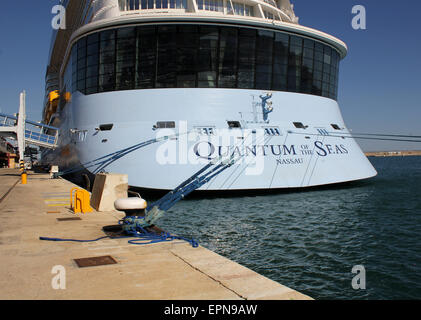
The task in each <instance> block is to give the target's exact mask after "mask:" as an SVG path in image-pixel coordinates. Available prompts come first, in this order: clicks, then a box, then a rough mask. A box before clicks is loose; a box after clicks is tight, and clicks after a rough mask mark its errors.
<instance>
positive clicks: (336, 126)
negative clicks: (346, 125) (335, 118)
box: [331, 124, 341, 130]
mask: <svg viewBox="0 0 421 320" xmlns="http://www.w3.org/2000/svg"><path fill="white" fill-rule="evenodd" d="M331 126H332V128H333V129H335V130H341V128H340V127H339V126H338V125H337V124H331Z"/></svg>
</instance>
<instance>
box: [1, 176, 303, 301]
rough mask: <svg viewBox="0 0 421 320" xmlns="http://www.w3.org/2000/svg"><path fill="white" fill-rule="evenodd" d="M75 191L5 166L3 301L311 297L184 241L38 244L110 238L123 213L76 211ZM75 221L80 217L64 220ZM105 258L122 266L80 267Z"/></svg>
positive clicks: (57, 181)
mask: <svg viewBox="0 0 421 320" xmlns="http://www.w3.org/2000/svg"><path fill="white" fill-rule="evenodd" d="M73 187H75V186H74V185H73V184H72V183H70V182H68V181H66V180H63V179H55V180H51V179H49V175H48V174H36V173H29V175H28V184H26V185H22V184H21V182H20V175H19V172H18V170H12V169H0V261H1V266H0V299H2V300H14V299H47V300H50V299H58V300H60V299H61V300H75V299H77V300H80V299H82V300H84V299H93V300H97V299H112V300H119V299H125V300H127V299H136V300H155V299H156V300H226V299H229V300H242V299H247V300H249V299H250V300H257V299H263V300H278V299H279V300H281V299H285V300H291V299H297V300H307V299H311V298H310V297H308V296H306V295H303V294H301V293H299V292H297V291H295V290H293V289H290V288H288V287H285V286H283V285H281V284H279V283H277V282H274V281H272V280H270V279H268V278H265V277H263V276H262V275H259V274H257V273H256V272H254V271H252V270H250V269H247V268H245V267H243V266H241V265H239V264H237V263H235V262H232V261H230V260H229V259H226V258H224V257H222V256H220V255H218V254H216V253H214V252H212V251H209V250H207V249H206V248H204V247H202V246H200V247H199V248H193V247H191V246H190V245H189V244H188V243H186V242H184V241H173V242H166V243H159V244H149V245H144V246H137V245H132V244H129V243H128V242H127V241H128V239H104V240H100V241H97V242H89V243H76V242H50V241H41V240H39V237H40V236H45V237H57V238H72V239H95V238H98V237H101V236H104V233H103V231H102V227H103V226H106V225H114V224H117V222H118V220H120V219H121V218H122V217H123V216H124V213H121V212H118V211H110V212H101V213H99V212H93V213H87V214H78V215H75V214H73V213H72V211H71V210H70V190H71V189H72V188H73ZM74 217H79V218H80V220H74V219H62V218H74ZM58 219H60V220H58ZM102 256H111V257H112V259H114V260H115V262H116V263H114V264H109V265H101V266H90V267H84V268H81V267H79V266H78V264H77V263H76V261H75V259H83V258H90V257H102ZM56 266H59V267H56ZM54 267H56V268H54ZM57 268H58V269H57ZM58 270H62V271H63V270H64V273H63V272H62V271H58ZM63 275H64V278H63ZM58 276H60V281H61V282H59V281H58V280H57V279H58V278H57V277H58ZM58 283H59V284H61V285H63V284H65V289H63V288H62V289H60V288H59V287H57V284H58Z"/></svg>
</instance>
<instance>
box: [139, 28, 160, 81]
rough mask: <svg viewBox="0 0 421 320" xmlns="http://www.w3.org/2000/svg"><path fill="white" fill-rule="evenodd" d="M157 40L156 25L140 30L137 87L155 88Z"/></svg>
mask: <svg viewBox="0 0 421 320" xmlns="http://www.w3.org/2000/svg"><path fill="white" fill-rule="evenodd" d="M156 41H157V39H156V28H155V27H145V28H141V29H139V30H138V34H137V45H138V52H137V72H136V88H153V87H154V86H155V71H156V46H157V42H156Z"/></svg>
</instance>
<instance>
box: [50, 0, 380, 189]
mask: <svg viewBox="0 0 421 320" xmlns="http://www.w3.org/2000/svg"><path fill="white" fill-rule="evenodd" d="M297 1H298V0H297ZM62 4H63V6H65V8H66V19H65V26H63V27H62V28H61V29H58V30H55V31H54V32H53V37H52V44H51V49H50V57H49V64H48V67H47V73H46V101H45V108H44V111H43V122H44V123H45V124H48V125H49V126H52V127H56V128H59V140H58V147H57V148H55V149H54V150H44V152H43V154H42V161H43V163H44V164H49V165H58V166H59V168H60V170H61V171H64V172H66V171H65V170H69V169H70V171H69V173H70V172H71V173H72V175H71V179H73V180H75V181H77V182H79V183H83V184H84V185H85V186H86V187H87V188H89V187H90V186H92V183H93V179H94V177H95V174H96V173H98V172H109V173H121V174H127V175H128V179H129V185H130V186H132V187H136V188H141V189H144V190H150V191H165V190H172V189H173V188H174V187H176V186H177V185H179V184H180V183H182V182H183V181H185V180H186V179H188V178H189V177H191V176H193V175H194V174H195V173H196V172H198V171H199V170H200V169H201V168H202V167H203V166H204V165H206V164H207V163H209V162H210V161H215V159H221V158H223V157H226V158H230V159H233V158H236V161H235V162H234V163H233V164H232V165H231V166H230V167H229V168H228V169H227V170H224V172H222V173H221V174H219V175H217V176H215V177H214V178H213V179H212V181H210V182H209V183H207V184H205V185H203V186H201V187H200V189H199V190H201V191H213V192H215V191H223V192H226V191H240V192H241V191H246V190H263V191H266V190H278V189H289V188H294V189H295V188H308V187H316V186H325V185H332V184H338V183H344V182H350V181H357V180H363V179H367V178H370V177H373V176H375V175H376V174H377V172H376V171H375V169H374V168H373V166H372V165H371V163H370V162H369V161H368V159H367V158H366V157H365V155H364V153H363V152H362V150H361V148H360V147H359V145H358V144H357V143H356V141H355V140H354V139H353V138H352V136H351V132H350V130H349V129H348V128H347V126H346V125H345V122H344V120H343V118H342V115H341V111H340V108H339V105H338V102H337V98H338V76H339V64H340V61H341V60H342V59H344V58H345V56H346V54H347V46H346V45H345V43H344V42H342V41H341V40H339V39H337V38H335V37H333V36H331V35H329V34H326V33H324V32H321V31H318V30H315V29H312V28H308V27H304V26H302V25H300V24H299V19H298V17H297V16H296V15H295V12H294V7H293V4H291V3H290V1H289V0H68V1H63V3H62ZM151 139H156V142H155V143H151V144H147V145H145V146H144V147H142V148H136V149H133V150H132V151H131V152H127V153H125V154H124V156H121V157H118V158H116V159H114V160H113V161H110V162H108V163H107V164H106V165H102V166H99V167H91V166H87V165H86V166H85V164H88V163H91V162H92V161H93V160H95V159H101V158H102V157H105V156H106V155H110V154H115V153H116V152H118V151H119V150H124V149H126V148H129V147H130V146H133V145H137V144H139V143H141V142H142V141H150V140H151ZM71 168H80V170H77V171H76V172H75V171H71Z"/></svg>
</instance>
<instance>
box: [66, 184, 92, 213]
mask: <svg viewBox="0 0 421 320" xmlns="http://www.w3.org/2000/svg"><path fill="white" fill-rule="evenodd" d="M74 191H75V192H74ZM73 193H74V196H73ZM90 200H91V197H90V195H89V192H88V191H86V190H84V189H79V188H73V189H72V190H70V206H71V208H72V210H73V212H74V213H88V212H92V211H93V209H92V208H91V206H90Z"/></svg>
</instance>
